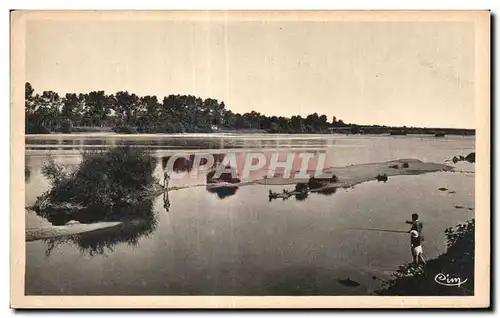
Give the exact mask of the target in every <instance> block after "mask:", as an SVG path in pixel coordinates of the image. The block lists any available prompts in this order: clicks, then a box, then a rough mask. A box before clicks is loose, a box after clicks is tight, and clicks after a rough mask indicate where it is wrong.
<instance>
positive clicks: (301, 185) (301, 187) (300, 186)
mask: <svg viewBox="0 0 500 318" xmlns="http://www.w3.org/2000/svg"><path fill="white" fill-rule="evenodd" d="M307 191H309V186H308V185H307V183H297V184H296V185H295V192H307Z"/></svg>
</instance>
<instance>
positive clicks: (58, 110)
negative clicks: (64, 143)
mask: <svg viewBox="0 0 500 318" xmlns="http://www.w3.org/2000/svg"><path fill="white" fill-rule="evenodd" d="M25 112H26V114H25V115H26V116H25V120H26V126H25V127H26V128H25V130H26V131H25V132H26V133H27V134H43V133H50V132H54V131H55V132H63V133H71V132H72V131H108V130H113V131H115V132H120V133H183V132H212V131H214V130H222V131H226V130H245V131H248V130H250V131H254V130H255V131H267V132H270V133H329V132H334V133H342V134H386V133H391V134H395V135H406V134H442V135H444V134H460V135H473V134H475V131H474V130H473V129H434V128H415V127H406V126H403V127H389V126H366V125H356V124H346V123H344V122H343V121H342V120H341V119H337V117H335V116H334V117H333V118H332V121H331V122H329V121H328V118H327V116H326V115H323V114H321V115H320V114H318V113H313V114H310V115H308V116H306V117H301V116H299V115H296V116H292V117H283V116H279V117H278V116H265V115H263V114H261V113H259V112H256V111H251V112H247V113H244V114H239V113H233V112H232V111H231V110H229V109H226V105H225V104H224V102H219V101H218V100H216V99H213V98H206V99H202V98H199V97H196V96H193V95H169V96H166V97H164V98H163V99H162V100H161V101H160V100H159V99H158V97H156V96H152V95H147V96H138V95H136V94H133V93H129V92H127V91H120V92H117V93H115V94H111V95H108V94H106V93H105V92H104V91H92V92H89V93H79V94H76V93H67V94H66V95H65V96H63V97H61V96H59V94H58V93H56V92H52V91H44V92H43V93H42V94H41V95H40V94H35V90H34V89H33V87H32V86H31V84H30V83H26V85H25Z"/></svg>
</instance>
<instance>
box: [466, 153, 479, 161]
mask: <svg viewBox="0 0 500 318" xmlns="http://www.w3.org/2000/svg"><path fill="white" fill-rule="evenodd" d="M465 160H466V161H467V162H470V163H474V162H476V153H475V152H471V153H470V154H468V155H467V156H466V157H465Z"/></svg>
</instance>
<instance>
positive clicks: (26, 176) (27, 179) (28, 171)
mask: <svg viewBox="0 0 500 318" xmlns="http://www.w3.org/2000/svg"><path fill="white" fill-rule="evenodd" d="M30 180H31V167H30V166H25V167H24V182H25V183H29V182H30Z"/></svg>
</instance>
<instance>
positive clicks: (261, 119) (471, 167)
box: [11, 10, 491, 308]
mask: <svg viewBox="0 0 500 318" xmlns="http://www.w3.org/2000/svg"><path fill="white" fill-rule="evenodd" d="M490 18H491V17H490V12H489V11H487V10H485V11H29V10H28V11H23V10H14V11H12V12H11V72H12V73H11V94H12V95H11V98H12V103H11V133H12V144H11V161H12V168H11V169H12V175H11V191H12V194H11V198H12V205H11V268H12V274H11V305H12V306H13V307H17V308H44V307H51V308H61V307H69V308H76V307H79V308H91V307H95V308H106V307H113V308H127V307H142V308H181V307H182V308H214V307H215V308H300V307H302V308H304V307H307V308H393V307H398V308H404V307H412V308H415V307H421V308H425V307H429V308H437V307H441V308H448V307H488V306H489V304H490V299H489V295H490V183H489V182H490ZM23 168H24V178H23V177H22V176H23V174H22V171H21V169H23ZM92 296H102V297H98V298H96V297H92ZM131 296H133V297H131ZM137 296H145V297H140V298H138V297H137ZM193 296H195V297H193ZM297 296H300V297H297ZM423 296H425V297H423Z"/></svg>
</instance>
